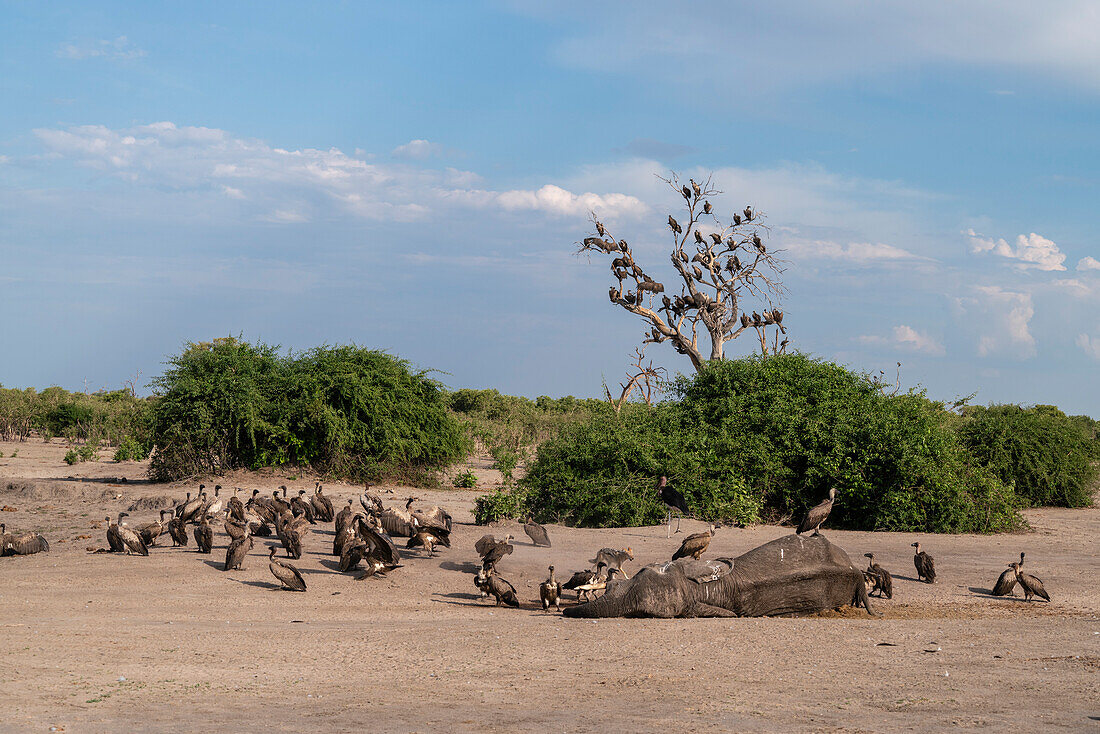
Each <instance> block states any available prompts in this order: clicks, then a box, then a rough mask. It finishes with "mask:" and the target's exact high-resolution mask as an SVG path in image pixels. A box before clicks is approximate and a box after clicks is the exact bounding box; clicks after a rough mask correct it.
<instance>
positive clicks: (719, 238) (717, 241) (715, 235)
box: [710, 232, 722, 245]
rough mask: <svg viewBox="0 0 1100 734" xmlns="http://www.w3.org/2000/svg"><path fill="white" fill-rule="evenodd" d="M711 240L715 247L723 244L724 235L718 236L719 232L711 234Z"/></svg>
mask: <svg viewBox="0 0 1100 734" xmlns="http://www.w3.org/2000/svg"><path fill="white" fill-rule="evenodd" d="M710 238H711V239H712V240H714V244H715V245H720V244H722V235H720V234H718V233H717V232H711V233H710Z"/></svg>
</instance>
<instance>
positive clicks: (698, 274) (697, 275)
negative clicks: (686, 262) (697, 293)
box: [691, 265, 703, 280]
mask: <svg viewBox="0 0 1100 734" xmlns="http://www.w3.org/2000/svg"><path fill="white" fill-rule="evenodd" d="M691 272H692V273H694V275H695V279H696V280H702V279H703V271H702V269H701V268H700V267H699V266H698V265H692V266H691Z"/></svg>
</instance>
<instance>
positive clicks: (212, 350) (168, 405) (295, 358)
mask: <svg viewBox="0 0 1100 734" xmlns="http://www.w3.org/2000/svg"><path fill="white" fill-rule="evenodd" d="M169 364H170V367H169V369H168V370H167V371H166V372H165V374H164V376H162V377H161V378H159V379H158V380H157V381H156V382H155V385H156V388H157V390H158V393H159V395H158V398H157V401H156V403H155V408H154V413H153V415H154V421H153V424H154V428H153V433H154V439H155V444H156V447H157V448H156V451H155V453H154V454H153V460H152V462H151V466H150V473H151V475H152V476H153V477H154V478H155V479H158V480H169V481H170V480H176V479H182V478H185V477H188V476H192V475H195V474H199V473H214V474H216V473H222V472H224V471H227V470H230V469H236V468H248V469H258V468H260V467H265V466H286V465H300V466H307V465H308V466H310V467H312V468H313V469H315V470H317V471H319V472H322V473H326V474H332V475H335V476H344V477H349V478H354V479H357V480H375V481H376V480H378V479H380V478H384V477H395V478H399V479H402V480H404V481H410V482H415V483H427V482H430V481H431V480H432V475H431V472H432V471H434V470H436V469H438V468H440V467H442V466H444V465H446V464H447V463H449V462H451V461H454V460H456V459H459V458H462V457H463V456H465V455H466V454H467V453H468V452H469V448H470V442H469V439H468V438H467V437H466V436H465V435H464V433H463V431H462V428H461V426H460V425H459V424H458V422H457V421H456V420H455V419H454V417H453V416H452V415H451V414H450V413H449V412H448V411H447V404H446V400H445V397H444V394H443V392H442V390H441V389H440V387H439V385H438V384H437V383H436V382H434V381H433V380H430V379H428V377H427V376H426V373H424V372H412V371H411V370H410V369H409V365H408V363H406V362H404V361H403V360H400V359H397V358H395V357H392V356H390V355H388V354H385V353H382V352H376V351H370V350H367V349H362V348H359V347H354V346H341V347H319V348H317V349H313V350H310V351H308V352H305V353H301V354H289V355H287V356H280V355H278V354H277V352H276V350H275V348H273V347H269V346H267V345H263V344H260V345H252V344H248V343H246V342H243V341H240V340H237V339H233V338H226V339H216V340H215V341H213V342H206V343H201V344H189V345H188V347H187V349H185V351H184V352H183V353H182V354H180V355H178V356H176V357H174V358H173V359H172V360H171V361H170V362H169Z"/></svg>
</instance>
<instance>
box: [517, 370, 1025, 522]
mask: <svg viewBox="0 0 1100 734" xmlns="http://www.w3.org/2000/svg"><path fill="white" fill-rule="evenodd" d="M674 394H675V395H676V397H677V398H678V399H677V400H675V401H673V402H670V403H666V404H662V405H659V406H655V407H654V408H652V409H648V408H646V407H644V406H630V407H631V409H630V410H627V411H624V412H623V413H622V415H620V416H618V417H616V416H615V415H614V414H613V412H612V411H611V410H610V409H607V410H604V411H602V412H597V413H594V414H593V415H592V417H591V418H590V419H589V420H588V421H584V422H579V423H577V424H575V425H572V426H569V427H567V428H566V429H565V430H564V431H563V432H562V433H561V434H560V435H559V436H558V437H556V438H552V439H550V440H548V441H546V442H545V443H544V444H542V445H541V446H540V447H539V451H538V456H537V459H536V460H535V462H534V464H533V466H532V467H531V469H530V471H529V472H528V474H527V476H526V477H525V478H524V479H523V480H521V481H520V489H519V491H518V492H517V500H516V502H517V507H518V510H519V511H522V512H530V513H532V514H534V515H535V516H536V517H538V518H541V519H543V520H551V519H552V520H557V521H561V522H566V523H572V524H578V525H597V526H612V525H615V526H617V525H642V524H651V523H653V522H655V521H656V520H657V519H658V518H660V517H661V516H663V514H664V513H663V508H662V507H661V506H660V504H659V500H658V497H657V493H656V491H655V489H654V484H655V480H656V478H657V477H658V476H659V475H661V474H665V475H667V476H668V477H669V481H670V483H671V484H673V486H675V487H677V488H678V489H679V490H680V491H682V492H683V493H684V494H685V495H686V497H687V499H688V503H689V506H691V507H692V510H693V513H694V514H695V515H696V516H697V517H700V518H701V519H712V520H726V521H740V522H755V521H758V520H760V519H783V518H797V517H800V516H801V515H802V513H804V512H805V511H806V509H807V508H809V507H811V506H812V505H814V504H816V503H817V502H819V501H820V500H821V498H822V497H823V496H824V495H825V494H826V492H827V490H828V488H829V487H830V486H835V487H836V488H837V496H838V501H837V504H836V507H835V508H834V510H833V515H832V517H831V518H830V521H829V522H830V525H831V526H833V527H847V528H862V529H877V530H919V531H933V532H996V531H1003V530H1009V529H1012V528H1015V527H1018V526H1019V525H1020V524H1021V522H1022V520H1021V519H1020V517H1019V515H1018V514H1017V512H1016V509H1015V507H1016V504H1017V502H1016V499H1015V496H1014V495H1013V493H1012V491H1011V489H1009V488H1007V487H1006V486H1005V485H1004V484H1003V483H1002V482H1001V481H1000V480H998V479H997V478H996V477H994V476H993V475H992V474H991V473H990V472H988V471H986V470H985V469H984V468H982V467H981V466H979V465H977V464H976V463H974V462H973V461H972V460H971V459H970V456H969V454H968V453H967V452H966V451H965V449H964V448H963V447H962V446H961V445H960V443H959V442H958V440H957V439H956V437H955V435H954V433H953V432H952V431H950V430H949V429H948V427H947V420H946V417H947V413H946V412H945V411H944V409H943V406H942V404H939V403H935V402H932V401H930V400H927V399H926V398H925V397H924V396H923V395H922V394H918V393H913V394H907V395H900V396H886V395H883V394H882V392H881V391H880V390H879V389H878V388H877V386H876V385H875V383H873V382H872V381H871V380H870V379H868V378H867V377H866V376H863V375H858V374H854V373H852V372H850V371H848V370H845V369H844V368H842V367H840V366H838V365H835V364H830V363H828V362H823V361H820V360H814V359H811V358H809V357H806V356H803V355H778V356H772V357H769V358H767V359H764V358H761V357H756V358H748V359H742V360H736V361H726V362H716V363H714V364H709V365H707V366H705V367H704V368H703V369H702V370H700V372H699V373H698V374H696V375H695V376H694V377H692V378H690V379H689V378H681V379H680V380H679V381H678V383H677V384H676V386H675V393H674Z"/></svg>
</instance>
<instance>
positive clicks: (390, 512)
mask: <svg viewBox="0 0 1100 734" xmlns="http://www.w3.org/2000/svg"><path fill="white" fill-rule="evenodd" d="M415 501H416V497H409V499H408V500H406V501H405V509H404V510H399V509H397V508H396V507H387V508H386V509H384V510H382V512H380V513H378V519H379V520H381V521H382V529H383V530H385V531H386V534H387V535H390V536H394V535H399V536H401V537H403V538H408V537H410V536H411V535H412V534H413V523H412V521H413V516H412V512H410V511H409V508H410V507H411V506H412V503H413V502H415Z"/></svg>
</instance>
